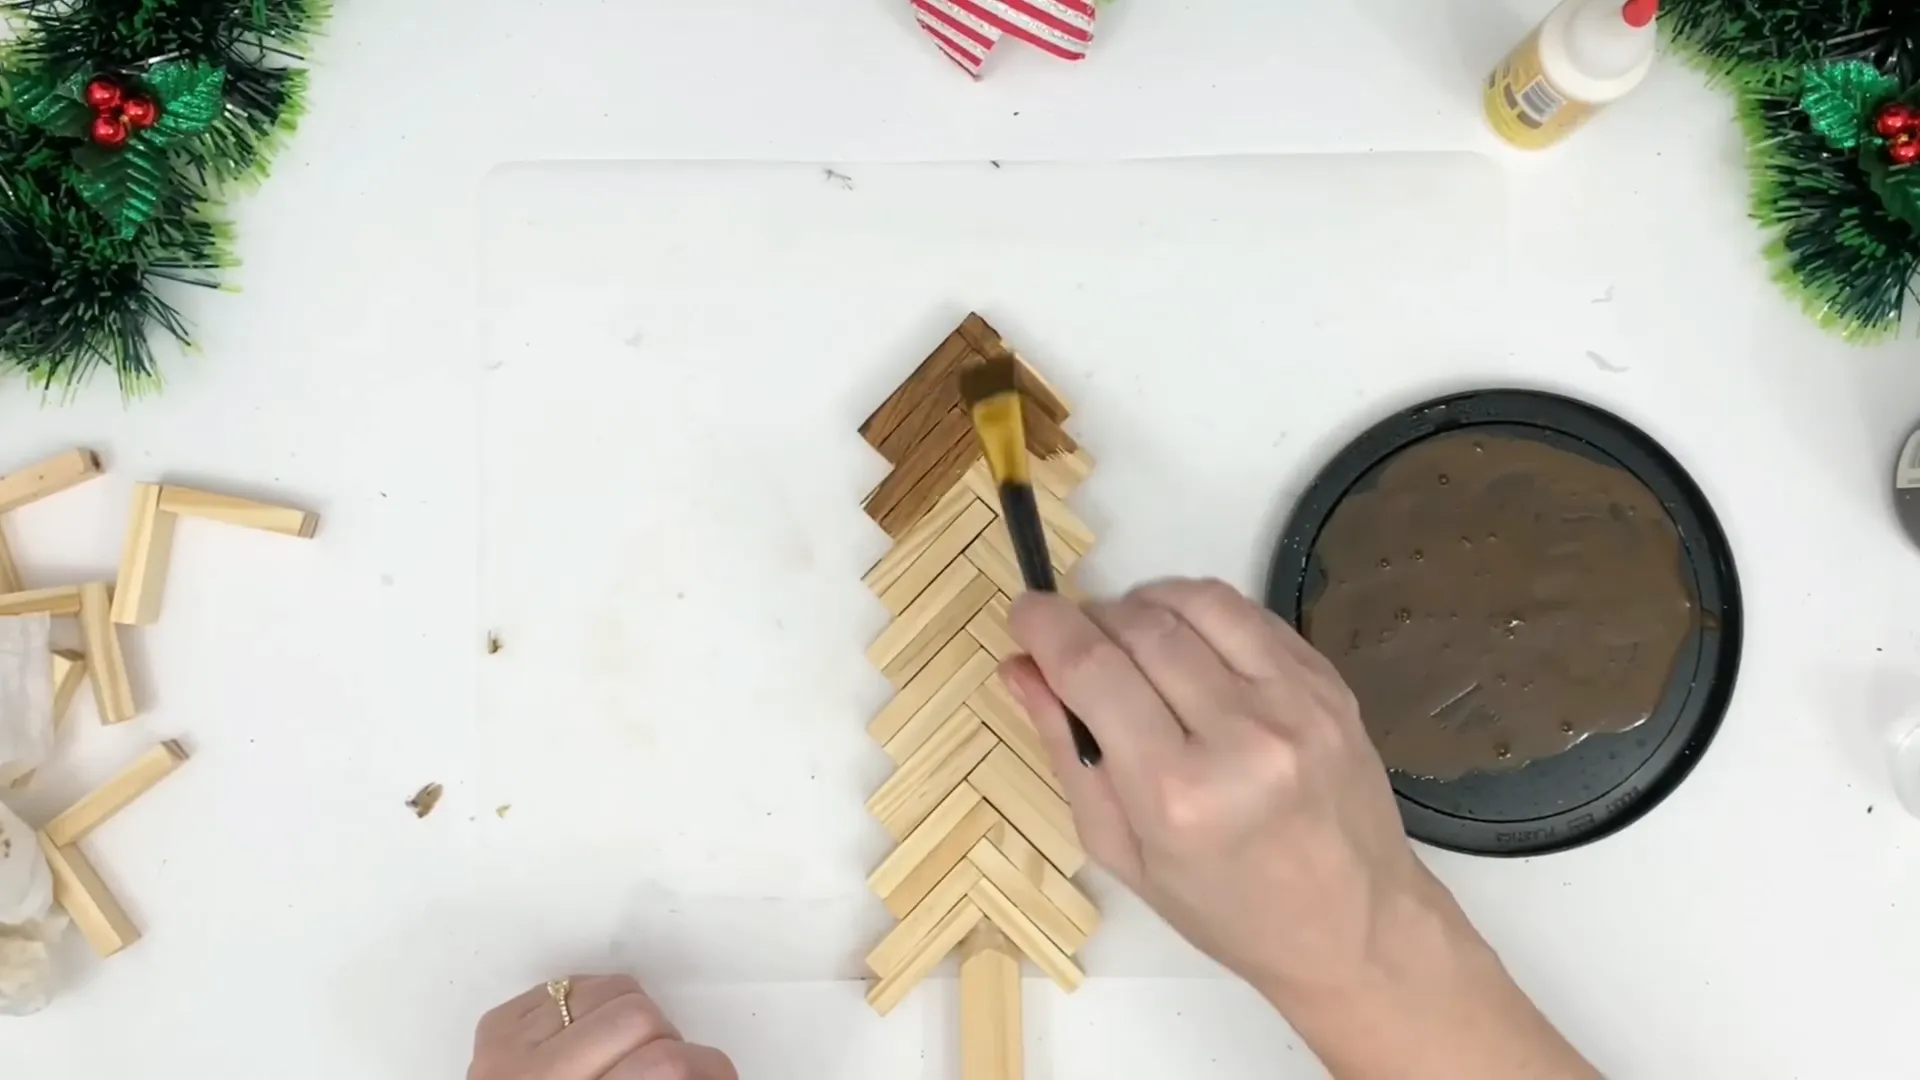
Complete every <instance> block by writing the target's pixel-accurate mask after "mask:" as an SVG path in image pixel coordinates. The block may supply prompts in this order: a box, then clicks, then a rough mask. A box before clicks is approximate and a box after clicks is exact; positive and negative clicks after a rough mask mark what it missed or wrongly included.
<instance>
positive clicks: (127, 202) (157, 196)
mask: <svg viewBox="0 0 1920 1080" xmlns="http://www.w3.org/2000/svg"><path fill="white" fill-rule="evenodd" d="M73 163H74V164H75V165H77V166H79V170H78V172H77V173H76V174H75V175H74V178H73V186H74V190H76V191H78V192H79V193H80V197H81V198H82V199H84V200H86V203H87V205H88V206H91V207H93V208H94V209H95V210H98V211H99V212H100V213H101V215H102V216H104V217H105V218H106V219H107V222H108V224H110V225H112V226H113V229H114V232H115V233H116V234H117V235H118V236H119V237H120V238H121V239H131V238H132V237H133V234H134V233H135V232H136V231H138V230H139V228H140V226H142V225H144V224H146V223H147V222H148V221H150V220H152V218H153V215H154V212H155V211H157V210H158V209H159V208H160V202H161V199H162V198H163V197H164V196H165V194H166V192H167V189H168V187H169V186H170V185H171V184H172V176H171V174H170V173H169V171H168V169H167V156H166V150H165V149H164V148H163V147H162V146H161V144H160V142H159V140H156V139H154V138H153V137H152V133H151V132H147V131H142V132H139V133H137V134H135V135H134V136H133V138H131V139H128V140H127V143H126V145H125V146H122V147H120V148H119V149H117V150H106V149H102V148H100V147H97V146H82V147H80V148H78V149H76V150H74V152H73Z"/></svg>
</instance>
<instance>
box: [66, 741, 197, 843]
mask: <svg viewBox="0 0 1920 1080" xmlns="http://www.w3.org/2000/svg"><path fill="white" fill-rule="evenodd" d="M186 760H187V751H186V749H185V748H184V747H182V746H181V745H180V744H179V743H177V742H163V743H161V744H160V745H159V746H156V747H154V748H153V749H151V750H149V751H147V752H146V753H144V754H142V755H140V757H139V758H137V759H136V760H135V761H134V763H133V764H132V765H129V766H127V767H126V768H125V769H122V770H121V771H120V774H119V775H118V776H115V777H114V778H113V779H112V780H109V781H107V782H106V783H105V784H103V785H101V786H100V788H99V789H97V790H96V791H94V792H93V794H91V795H88V796H87V797H86V798H84V799H81V800H80V801H79V802H77V803H75V804H73V806H72V807H71V808H70V809H68V810H67V812H66V813H64V814H61V815H60V816H59V817H56V818H54V819H53V820H52V821H50V822H48V823H47V839H49V840H51V841H52V842H53V843H55V844H57V845H59V846H61V847H68V846H71V845H73V844H77V843H79V842H80V841H81V840H82V839H85V837H86V836H87V834H88V833H91V832H92V831H93V830H95V829H97V828H99V827H100V826H102V825H104V824H106V823H107V822H108V820H110V819H111V818H112V817H113V815H115V814H117V813H119V812H120V811H121V810H124V809H126V807H127V806H128V805H130V804H131V803H132V802H133V800H135V799H137V798H139V797H140V796H142V795H144V794H146V793H147V791H148V790H149V789H151V788H152V787H153V785H155V784H157V783H159V782H160V781H162V780H165V779H166V778H167V777H168V776H171V775H172V774H173V771H174V770H175V769H177V768H179V767H180V765H181V764H182V763H183V762H185V761H186Z"/></svg>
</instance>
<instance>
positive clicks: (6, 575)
mask: <svg viewBox="0 0 1920 1080" xmlns="http://www.w3.org/2000/svg"><path fill="white" fill-rule="evenodd" d="M26 589H27V587H26V586H25V585H23V584H21V582H20V567H19V566H18V565H16V564H15V563H14V561H13V549H12V548H10V547H8V546H7V534H6V532H5V531H4V530H0V595H4V594H6V593H17V592H25V591H26Z"/></svg>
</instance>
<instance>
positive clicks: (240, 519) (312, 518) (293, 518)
mask: <svg viewBox="0 0 1920 1080" xmlns="http://www.w3.org/2000/svg"><path fill="white" fill-rule="evenodd" d="M160 509H162V510H164V511H166V512H167V513H169V514H179V515H180V516H181V517H197V518H206V519H207V520H209V521H219V522H223V523H225V524H228V525H241V526H245V527H246V528H249V529H264V530H265V531H267V532H274V533H280V534H281V535H283V536H297V537H300V538H302V539H307V538H310V537H312V536H313V534H314V532H315V530H317V529H318V528H319V527H320V515H318V514H314V513H309V512H307V511H305V510H296V509H294V508H293V507H291V506H275V505H274V504H272V503H263V502H255V501H254V500H252V499H241V498H236V497H234V496H232V495H216V494H214V493H213V492H210V491H196V490H194V489H193V488H183V487H175V486H173V485H172V484H168V485H167V486H165V487H163V488H161V489H160Z"/></svg>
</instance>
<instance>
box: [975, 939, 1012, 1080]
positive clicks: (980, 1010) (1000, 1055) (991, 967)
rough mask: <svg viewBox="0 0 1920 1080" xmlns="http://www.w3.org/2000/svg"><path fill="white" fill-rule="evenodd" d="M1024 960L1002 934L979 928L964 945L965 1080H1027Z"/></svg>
mask: <svg viewBox="0 0 1920 1080" xmlns="http://www.w3.org/2000/svg"><path fill="white" fill-rule="evenodd" d="M1022 1019H1023V1018H1022V1016H1021V1001H1020V954H1019V952H1018V951H1016V950H1015V949H1014V947H1013V945H1012V944H1011V943H1009V942H1008V941H1007V937H1006V935H1005V934H1004V933H1002V932H1001V931H1000V929H999V928H997V927H995V926H991V925H981V926H976V927H974V929H973V932H972V933H970V934H968V935H967V937H966V940H965V941H963V942H962V943H961V945H960V1076H961V1080H1021V1078H1022V1077H1023V1076H1025V1075H1026V1046H1025V1035H1024V1034H1023V1033H1022V1030H1021V1025H1022Z"/></svg>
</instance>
